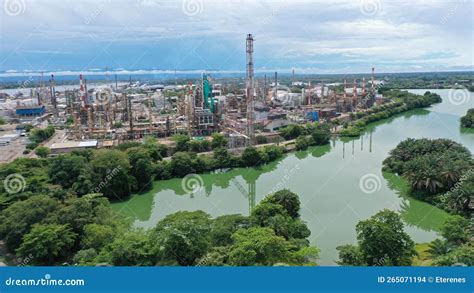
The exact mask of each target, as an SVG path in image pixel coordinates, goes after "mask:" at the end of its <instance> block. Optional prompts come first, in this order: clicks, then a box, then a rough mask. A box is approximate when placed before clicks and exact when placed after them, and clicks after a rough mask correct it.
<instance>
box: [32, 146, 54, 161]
mask: <svg viewBox="0 0 474 293" xmlns="http://www.w3.org/2000/svg"><path fill="white" fill-rule="evenodd" d="M35 154H36V155H37V156H38V157H40V158H46V157H47V156H49V154H51V150H50V149H49V148H48V147H45V146H39V147H37V148H36V149H35Z"/></svg>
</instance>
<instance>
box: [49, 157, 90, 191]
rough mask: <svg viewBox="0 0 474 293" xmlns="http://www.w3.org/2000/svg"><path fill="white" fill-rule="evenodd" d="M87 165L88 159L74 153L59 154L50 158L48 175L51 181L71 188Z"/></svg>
mask: <svg viewBox="0 0 474 293" xmlns="http://www.w3.org/2000/svg"><path fill="white" fill-rule="evenodd" d="M85 167H86V159H85V158H84V157H82V156H76V155H72V154H65V155H59V156H57V157H54V158H51V159H50V164H49V169H48V176H49V178H51V182H53V183H54V184H59V185H61V186H62V187H64V188H70V187H72V185H73V184H74V182H76V180H77V178H78V177H79V175H80V174H81V170H83V169H84V168H85Z"/></svg>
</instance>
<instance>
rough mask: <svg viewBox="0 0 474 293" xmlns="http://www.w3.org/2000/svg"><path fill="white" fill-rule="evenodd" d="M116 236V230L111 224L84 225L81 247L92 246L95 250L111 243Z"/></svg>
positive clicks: (87, 247)
mask: <svg viewBox="0 0 474 293" xmlns="http://www.w3.org/2000/svg"><path fill="white" fill-rule="evenodd" d="M115 236H116V231H114V228H113V227H112V226H107V225H99V224H96V223H91V224H87V225H85V226H84V237H82V239H81V247H82V248H83V249H90V248H93V249H95V250H96V251H98V250H100V249H102V248H103V247H105V246H106V245H108V244H109V243H112V241H113V240H114V238H115Z"/></svg>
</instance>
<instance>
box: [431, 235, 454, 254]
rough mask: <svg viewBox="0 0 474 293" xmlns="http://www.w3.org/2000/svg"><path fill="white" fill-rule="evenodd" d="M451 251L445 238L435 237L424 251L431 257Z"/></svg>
mask: <svg viewBox="0 0 474 293" xmlns="http://www.w3.org/2000/svg"><path fill="white" fill-rule="evenodd" d="M450 251H451V245H450V244H449V243H448V242H447V241H446V240H441V239H435V240H433V241H431V242H430V245H429V249H428V250H427V251H426V252H428V253H429V254H430V255H431V256H432V257H438V256H442V255H445V254H447V253H448V252H450Z"/></svg>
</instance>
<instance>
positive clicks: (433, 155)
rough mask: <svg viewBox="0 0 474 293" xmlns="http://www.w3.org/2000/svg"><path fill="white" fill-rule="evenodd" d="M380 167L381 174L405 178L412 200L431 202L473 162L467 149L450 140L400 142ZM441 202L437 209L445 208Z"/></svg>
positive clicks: (447, 188)
mask: <svg viewBox="0 0 474 293" xmlns="http://www.w3.org/2000/svg"><path fill="white" fill-rule="evenodd" d="M383 164H384V170H386V171H390V172H393V173H396V174H399V175H403V176H404V177H405V178H407V179H408V181H409V182H410V184H411V186H412V189H413V190H414V191H416V192H417V193H416V194H415V195H416V196H418V197H419V198H421V199H424V200H427V201H429V202H433V201H436V199H437V197H433V195H434V194H437V193H440V192H445V191H447V190H449V189H450V188H452V187H453V186H455V185H456V183H457V182H458V181H459V180H460V179H461V178H462V175H463V174H464V173H466V171H468V170H470V169H471V168H473V167H474V160H473V159H472V157H471V153H470V152H469V150H468V149H466V148H465V147H463V146H462V145H460V144H458V143H456V142H454V141H452V140H449V139H424V138H423V139H407V140H405V141H402V142H400V143H399V144H398V145H397V147H396V148H395V149H393V150H392V151H390V156H389V157H388V158H386V159H385V160H384V162H383ZM444 201H445V199H443V203H441V205H442V206H443V207H445V208H448V204H447V203H448V202H444ZM452 203H453V202H451V204H452ZM460 210H462V209H460Z"/></svg>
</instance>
